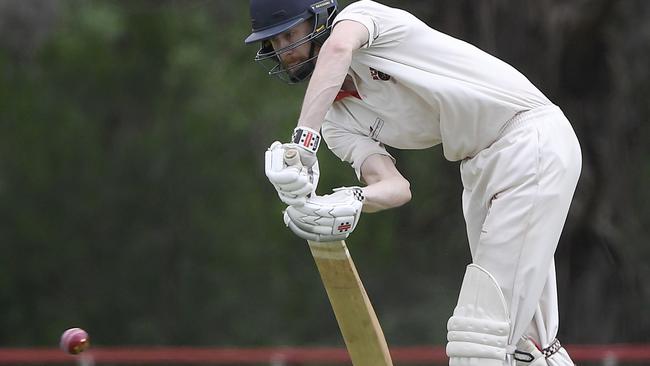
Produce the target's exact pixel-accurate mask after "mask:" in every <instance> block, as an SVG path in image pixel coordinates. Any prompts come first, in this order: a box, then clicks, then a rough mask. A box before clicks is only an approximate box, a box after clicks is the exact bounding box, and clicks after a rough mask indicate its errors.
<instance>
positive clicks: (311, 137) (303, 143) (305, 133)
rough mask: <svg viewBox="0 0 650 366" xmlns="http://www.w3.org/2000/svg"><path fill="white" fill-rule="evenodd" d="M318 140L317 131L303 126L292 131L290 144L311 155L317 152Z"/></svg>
mask: <svg viewBox="0 0 650 366" xmlns="http://www.w3.org/2000/svg"><path fill="white" fill-rule="evenodd" d="M320 140H321V138H320V134H319V133H318V131H316V130H312V129H311V128H309V127H304V126H299V127H296V128H295V129H294V130H293V135H292V136H291V142H293V143H294V144H296V145H298V146H300V147H302V148H303V149H305V150H307V151H311V152H313V153H316V151H318V146H320Z"/></svg>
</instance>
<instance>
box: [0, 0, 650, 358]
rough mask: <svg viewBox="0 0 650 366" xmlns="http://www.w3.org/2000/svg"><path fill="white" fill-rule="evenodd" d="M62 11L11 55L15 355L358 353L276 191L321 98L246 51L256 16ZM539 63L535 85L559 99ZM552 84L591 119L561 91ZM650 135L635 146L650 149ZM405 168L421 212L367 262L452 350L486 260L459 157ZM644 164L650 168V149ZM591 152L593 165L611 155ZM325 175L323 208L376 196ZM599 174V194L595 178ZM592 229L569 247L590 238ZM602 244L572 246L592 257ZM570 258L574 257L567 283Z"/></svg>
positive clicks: (414, 322)
mask: <svg viewBox="0 0 650 366" xmlns="http://www.w3.org/2000/svg"><path fill="white" fill-rule="evenodd" d="M18 3H19V2H16V7H20V6H30V5H29V4H30V3H31V2H23V5H18ZM408 3H409V6H410V7H411V8H412V9H413V10H420V11H422V12H423V14H421V15H422V16H423V17H426V18H427V19H429V20H432V22H433V23H434V24H437V23H436V20H440V17H442V16H443V15H444V14H437V13H436V14H433V12H434V11H436V10H440V9H441V8H442V6H443V5H444V2H436V6H433V7H431V8H427V7H426V6H425V5H426V4H428V2H418V1H410V2H408ZM24 4H27V5H24ZM53 4H55V6H54V8H53V11H52V12H50V13H47V14H44V15H43V14H42V16H43V17H47V18H48V19H50V20H52V19H54V21H53V22H52V26H51V28H48V29H47V30H46V31H45V34H46V36H45V37H44V39H43V40H42V41H41V42H39V43H37V44H35V45H34V47H33V50H34V51H33V52H27V53H25V52H22V51H20V50H18V49H16V48H12V47H10V45H11V44H16V42H13V43H12V42H8V41H7V39H8V38H7V37H11V36H12V34H11V32H10V33H5V35H4V36H3V37H4V40H5V42H4V43H3V44H2V45H0V46H2V47H0V247H1V248H2V253H3V254H2V255H0V314H2V315H0V345H7V346H36V345H38V346H52V345H55V344H56V342H57V340H58V336H59V335H60V333H61V332H62V331H63V330H64V329H66V328H67V327H71V326H81V327H83V328H86V329H87V330H88V331H89V332H90V334H91V336H92V337H93V339H94V342H95V343H96V344H101V345H119V344H161V345H162V344H167V345H235V344H236V345H281V344H293V345H306V344H341V340H340V337H339V334H338V330H337V327H336V323H335V321H334V318H333V314H332V313H331V310H330V308H329V304H328V303H327V300H326V297H325V293H324V291H323V288H322V285H321V284H320V281H319V278H318V274H317V272H316V269H315V267H314V265H313V261H312V259H311V256H310V254H309V251H308V249H307V247H306V246H305V245H304V243H303V241H302V240H300V239H298V238H296V237H295V236H293V234H291V233H290V232H289V231H288V230H287V229H286V228H285V227H284V225H283V224H282V219H281V211H282V209H283V207H282V205H281V203H280V202H279V200H278V199H277V198H276V196H275V191H274V190H273V188H272V187H271V185H270V184H269V183H268V182H267V181H266V178H265V177H264V173H263V161H262V156H263V152H264V151H265V149H266V148H267V146H269V145H270V144H271V142H273V140H275V139H278V140H286V139H287V138H288V135H289V134H290V131H291V130H292V128H293V126H294V125H295V120H296V118H297V115H298V113H299V108H300V103H301V100H302V94H303V92H304V86H297V87H290V86H287V85H284V84H282V83H281V82H278V81H276V80H272V79H270V78H269V77H267V76H266V75H265V72H264V70H263V69H261V68H259V67H258V66H257V65H254V63H253V62H252V57H253V55H254V52H255V51H256V49H255V47H249V46H244V45H243V39H244V38H245V36H246V35H247V32H248V30H249V25H248V16H247V3H246V2H243V1H242V2H239V1H237V2H235V1H186V2H180V1H171V0H169V1H160V2H153V1H129V2H125V1H123V2H120V1H108V0H106V1H75V0H69V1H58V2H53ZM441 4H442V5H441ZM426 9H429V11H431V12H432V13H427V10H426ZM449 9H452V10H453V9H454V8H453V7H449ZM448 11H451V10H448ZM418 14H419V13H418ZM459 14H460V15H466V14H464V13H462V12H460V13H459ZM472 14H473V13H472ZM447 15H449V14H447ZM452 15H453V14H452ZM470 15H471V14H470ZM5 16H7V17H8V16H9V15H7V14H5ZM446 19H448V20H447V22H442V21H441V23H440V26H441V27H443V28H445V27H446V30H448V31H450V32H452V33H454V32H456V33H454V34H455V35H457V36H466V37H467V38H469V39H470V40H472V41H474V42H476V43H479V44H481V43H482V42H483V41H482V39H481V38H480V37H477V36H476V34H477V32H479V31H480V26H478V25H477V26H476V29H466V28H462V27H460V28H458V27H457V24H459V23H455V22H454V19H456V20H457V18H453V17H449V18H446ZM472 21H473V22H474V23H471V22H472ZM32 22H33V23H34V24H44V21H43V19H40V18H38V17H36V18H35V19H33V20H32ZM469 22H470V23H469V24H478V23H477V20H476V19H475V18H472V16H470V17H469ZM468 27H469V26H468ZM33 29H36V28H33ZM610 34H611V33H610ZM13 36H14V37H15V38H20V36H19V34H18V33H16V34H14V35H13ZM3 37H0V39H3ZM472 37H477V38H472ZM14 41H15V40H14ZM19 41H20V39H18V43H20V42H19ZM25 42H27V40H25ZM486 44H488V45H490V44H492V43H489V42H488V43H486ZM495 47H496V46H495ZM497 49H498V48H497ZM500 50H501V52H504V53H505V54H504V56H506V58H507V59H508V57H509V59H508V60H509V61H517V57H516V56H517V54H516V53H513V52H510V51H508V49H505V51H503V49H500ZM491 51H495V50H491ZM519 52H521V53H523V54H526V50H525V49H524V50H520V51H519ZM520 61H521V60H520ZM515 64H516V66H522V65H530V64H526V63H522V65H520V64H518V63H516V62H515ZM535 65H537V64H533V66H532V67H531V66H529V67H531V69H533V70H532V71H531V72H533V71H534V72H533V76H532V78H533V79H539V81H540V82H542V80H543V79H544V69H543V68H540V69H535ZM551 66H552V65H551ZM540 67H541V66H540ZM524 68H525V67H524ZM535 70H536V71H535ZM645 80H646V81H647V79H645ZM536 81H538V80H536ZM542 84H543V85H551V87H549V88H550V90H549V94H552V95H554V96H557V97H558V98H560V99H561V101H560V102H559V104H561V102H562V101H565V102H566V103H567V104H568V105H569V109H568V111H569V112H574V113H573V115H574V116H576V117H584V116H585V115H584V114H582V113H581V112H580V111H581V109H580V107H579V106H580V105H581V104H576V103H575V102H574V100H573V99H572V98H573V96H572V95H568V94H566V93H564V91H563V90H564V89H562V87H561V81H560V82H558V84H557V85H556V84H554V83H553V80H549V81H548V84H544V83H543V82H542ZM647 85H649V84H647V83H639V85H637V86H635V87H634V88H633V89H632V91H629V90H628V91H627V92H629V93H632V94H633V96H635V97H636V99H638V100H637V101H636V102H635V103H638V105H639V108H640V109H635V113H638V115H635V116H633V117H634V118H644V117H647V116H649V115H650V111H649V110H648V108H647V103H645V102H644V101H645V99H647V95H648V93H649V92H650V91H649V90H648V88H647ZM641 89H643V92H644V93H645V94H643V95H644V97H641V96H639V95H637V94H636V93H637V92H638V91H639V90H641ZM563 93H564V94H563ZM572 103H573V104H572ZM576 106H578V107H576ZM572 108H573V109H572ZM643 108H645V109H643ZM576 111H577V112H576ZM584 119H585V120H587V118H584ZM583 126H584V125H583ZM580 128H581V125H580V122H578V124H577V130H578V131H579V132H580ZM643 128H644V130H643V131H645V132H644V133H646V135H645V137H643V138H642V137H640V136H638V135H637V136H636V138H637V139H638V141H633V142H632V144H634V145H633V146H638V144H641V143H642V141H644V142H646V143H647V132H648V128H647V126H646V127H643ZM632 135H633V134H632ZM584 137H585V139H589V138H590V137H589V136H586V134H585V136H584ZM594 141H596V140H594ZM586 146H587V147H589V144H587V145H586ZM393 152H394V155H395V156H396V157H397V159H398V168H399V169H400V170H402V171H403V172H404V173H405V175H406V176H407V177H408V178H409V179H410V180H411V182H412V189H413V201H412V202H411V203H409V204H408V205H407V206H405V207H402V208H399V209H396V210H392V211H389V212H382V213H379V214H373V215H364V217H363V218H362V219H361V225H360V226H359V228H358V229H357V231H356V232H355V233H354V235H353V236H352V237H351V238H350V239H349V243H348V245H349V246H350V249H351V252H352V255H353V257H354V258H355V261H356V262H357V265H358V267H359V271H360V273H361V276H362V278H363V279H364V282H365V284H366V286H367V289H368V292H369V294H370V296H371V298H372V299H373V302H374V304H375V308H376V310H377V312H378V314H379V317H380V320H381V321H382V325H383V326H384V329H385V333H386V335H387V337H388V339H389V342H390V343H392V344H412V343H443V342H444V341H445V336H446V332H445V329H446V321H447V318H448V316H449V315H450V313H451V311H452V309H453V306H454V304H455V301H456V296H457V290H458V285H459V284H460V280H461V278H462V274H463V272H464V266H465V264H467V263H468V262H469V253H468V249H467V245H466V238H465V233H464V224H463V220H462V213H461V211H460V193H461V189H462V187H461V185H460V183H459V178H458V166H457V164H454V163H449V162H446V161H445V160H444V159H443V158H442V156H441V155H442V154H441V151H440V147H436V148H434V149H430V150H427V151H408V152H406V151H393ZM637 152H638V153H640V154H642V156H645V157H648V154H647V153H648V151H647V149H646V150H645V151H637ZM586 154H587V155H588V156H587V159H586V163H587V164H589V159H590V158H589V154H593V151H590V150H589V149H587V151H586ZM595 154H596V156H597V155H598V153H597V152H596V153H595ZM643 154H646V155H643ZM319 158H320V160H321V167H322V168H321V169H322V178H321V184H320V188H319V191H320V192H322V193H325V192H327V191H328V190H330V189H331V188H333V187H337V186H341V185H353V184H357V182H356V178H355V176H354V172H353V171H352V170H351V169H350V168H349V167H348V166H347V165H346V164H343V163H342V162H340V161H339V160H338V159H337V158H336V157H335V156H333V155H332V154H331V153H330V152H329V151H328V150H327V149H322V150H321V151H320V152H319ZM639 161H640V162H641V163H640V164H638V166H637V168H638V169H636V170H637V171H636V174H637V175H636V176H637V177H638V180H640V181H641V182H646V183H647V182H648V181H649V179H650V165H649V164H648V161H650V160H641V159H640V160H639ZM586 171H587V173H588V176H587V177H586V178H583V180H584V179H586V181H587V183H586V184H587V186H586V187H587V188H590V187H591V185H589V184H590V183H589V182H591V181H593V179H594V178H593V177H590V176H589V175H591V174H596V173H593V171H592V170H590V169H589V167H587V169H586ZM632 187H633V191H634V192H635V194H638V196H639V197H643V198H640V199H639V200H634V201H633V202H632V203H631V204H632V205H633V207H630V210H633V211H634V212H637V213H638V215H637V216H636V218H637V220H638V222H637V224H636V226H634V227H632V228H631V229H630V230H629V231H626V233H628V234H629V235H628V234H626V235H628V236H625V235H623V236H619V237H617V238H619V239H620V238H621V237H623V238H627V239H628V240H629V241H631V242H634V243H636V244H634V247H635V248H638V249H636V250H637V252H635V253H640V255H642V257H641V258H646V263H647V259H648V249H647V246H642V245H639V244H638V243H645V241H646V240H647V239H645V237H642V236H641V235H640V234H641V233H643V231H644V230H646V229H645V225H644V220H647V218H648V217H649V216H650V212H649V211H648V207H650V206H648V205H647V203H648V194H647V192H645V190H644V189H640V188H643V187H644V185H642V184H639V185H633V186H632ZM580 197H581V196H580V193H579V194H578V201H579V203H581V204H584V205H583V206H588V203H589V202H590V200H589V198H588V197H587V198H580ZM583 197H584V196H583ZM579 208H580V207H579ZM579 208H578V209H579ZM578 215H582V216H584V215H585V214H584V211H580V210H578ZM582 216H581V217H582ZM573 220H574V221H571V222H570V224H569V227H570V228H571V230H572V231H571V233H570V234H572V235H573V234H575V233H582V232H581V231H580V230H586V231H587V233H589V232H590V231H589V230H590V229H589V226H588V225H586V226H585V225H583V226H580V225H581V224H580V222H581V221H580V220H579V219H576V218H575V217H573ZM573 222H577V224H573ZM646 233H647V230H646ZM583 234H584V233H583ZM583 234H576V235H578V237H574V236H571V235H569V236H570V237H572V238H574V239H575V240H573V241H572V242H577V243H581V238H584V237H585V235H587V234H584V235H583ZM580 235H582V236H580ZM614 244H616V243H614ZM619 244H620V242H619ZM613 247H614V248H616V245H614V246H613ZM570 248H575V247H570ZM581 248H584V247H581ZM576 250H577V252H579V250H580V249H579V248H578V249H576ZM565 254H566V253H565ZM621 258H622V259H621V260H623V261H624V260H625V258H629V256H627V255H626V254H625V253H623V254H622V257H621ZM571 260H573V259H571V258H570V256H566V257H565V259H559V260H558V263H559V266H560V268H561V269H562V268H566V267H562V266H563V265H565V266H566V265H568V264H570V263H571V262H570V261H571ZM633 268H636V272H634V273H632V274H631V275H630V276H632V281H636V279H638V278H639V277H638V276H641V275H642V274H644V273H645V274H648V273H650V271H649V270H648V266H647V264H645V265H643V266H641V267H633ZM568 272H569V270H565V272H562V273H564V274H567V273H568ZM562 273H561V275H562ZM564 285H566V283H563V284H561V290H562V289H563V291H564V292H567V291H568V292H570V291H571V290H567V289H566V286H564ZM563 286H564V287H563ZM612 286H617V282H614V283H612ZM630 286H631V287H630V291H632V292H633V291H638V288H639V287H635V285H630ZM640 288H641V289H642V291H646V292H645V293H642V294H641V295H640V296H639V297H638V298H637V299H636V300H637V302H634V300H630V301H632V305H630V306H632V308H636V309H638V310H643V309H644V307H645V310H647V304H648V302H644V301H647V299H648V297H647V294H648V292H647V291H648V290H647V286H646V285H643V286H641V287H640ZM596 290H598V288H596ZM628 295H629V293H627V292H623V293H622V294H621V296H628ZM588 301H595V302H597V301H600V300H599V299H598V298H595V299H589V300H588ZM564 308H565V309H568V310H569V311H571V309H573V308H572V307H571V306H570V304H569V305H565V306H564ZM623 308H624V309H625V307H623ZM619 315H620V314H619ZM615 319H620V318H615ZM649 324H650V321H649V320H648V318H647V315H646V316H645V317H644V318H642V319H641V321H640V322H639V325H638V326H637V328H635V329H636V330H635V332H633V333H630V334H629V337H621V336H620V335H621V333H620V332H618V333H617V332H612V334H611V335H609V336H607V335H603V336H602V337H594V338H589V337H590V333H589V332H584V331H581V330H580V329H574V328H572V329H574V330H569V331H567V334H572V335H574V336H575V338H574V339H577V340H586V341H590V340H606V341H617V340H618V341H641V340H643V339H642V338H643V335H644V334H645V336H647V335H648V333H647V331H648V328H647V326H648V325H649ZM644 327H645V328H644ZM615 329H617V328H615ZM646 340H647V339H646ZM570 341H571V340H570Z"/></svg>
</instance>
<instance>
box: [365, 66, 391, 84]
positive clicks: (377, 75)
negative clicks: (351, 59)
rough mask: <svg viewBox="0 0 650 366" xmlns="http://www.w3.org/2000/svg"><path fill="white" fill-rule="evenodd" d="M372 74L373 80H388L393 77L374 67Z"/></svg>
mask: <svg viewBox="0 0 650 366" xmlns="http://www.w3.org/2000/svg"><path fill="white" fill-rule="evenodd" d="M370 76H372V80H382V81H388V80H390V78H391V76H390V75H388V74H384V73H383V72H381V71H378V70H375V69H373V68H372V67H371V68H370Z"/></svg>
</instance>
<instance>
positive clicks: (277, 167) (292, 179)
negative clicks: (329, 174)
mask: <svg viewBox="0 0 650 366" xmlns="http://www.w3.org/2000/svg"><path fill="white" fill-rule="evenodd" d="M289 145H291V144H284V145H283V144H282V143H280V142H278V141H275V142H274V143H273V144H271V147H269V149H268V150H267V151H266V153H265V154H264V171H265V173H266V177H267V178H268V179H269V181H270V182H271V184H273V186H274V187H275V190H276V191H277V192H278V196H279V197H280V200H281V201H282V202H284V203H285V204H287V205H295V206H299V205H304V204H305V202H306V200H307V197H308V196H310V195H315V192H316V187H317V185H318V178H319V175H320V171H319V167H318V161H316V162H314V164H313V165H312V167H311V168H306V167H304V166H302V164H300V163H298V164H295V165H289V164H287V162H286V161H285V160H284V153H285V151H286V150H287V149H288V148H291V146H289Z"/></svg>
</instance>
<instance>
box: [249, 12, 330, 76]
mask: <svg viewBox="0 0 650 366" xmlns="http://www.w3.org/2000/svg"><path fill="white" fill-rule="evenodd" d="M276 1H277V0H276ZM252 4H253V2H251V13H253V5H252ZM336 13H337V3H336V0H324V1H319V2H316V3H313V4H311V5H309V8H308V9H307V10H306V11H304V12H303V13H301V14H299V15H298V16H297V17H295V18H294V19H289V21H287V22H284V24H280V25H275V24H272V26H271V27H268V26H267V28H271V29H261V30H258V31H257V32H256V31H255V29H254V32H253V33H252V34H251V35H250V36H249V37H248V38H247V39H246V43H252V42H255V41H261V42H262V45H261V47H260V49H259V51H258V52H257V54H256V55H255V61H256V62H257V63H259V64H261V65H262V66H264V67H265V69H266V70H267V71H268V74H269V75H271V76H275V77H278V78H279V79H281V80H283V81H285V82H287V83H289V84H295V83H299V82H302V81H304V80H307V79H308V78H309V77H310V76H311V74H312V73H313V71H314V68H315V66H316V59H317V57H318V55H317V54H316V45H319V46H320V45H322V44H323V43H324V42H325V40H326V39H327V37H328V36H329V34H330V32H331V30H332V23H333V21H334V17H335V16H336ZM305 21H312V23H313V27H312V31H311V33H308V34H307V35H305V36H304V37H302V38H301V39H299V40H297V41H296V42H294V43H292V44H290V45H289V46H287V47H284V48H282V49H279V50H275V49H274V48H273V46H272V45H271V42H270V39H271V38H273V37H275V36H277V35H279V34H281V33H283V32H286V31H288V30H289V29H291V28H293V27H295V26H297V25H298V24H301V23H303V22H305ZM253 24H255V20H254V21H253ZM265 30H267V32H264V31H265ZM268 30H271V32H268ZM308 42H311V47H310V50H309V56H308V57H307V59H306V60H304V61H302V62H299V63H298V64H295V65H292V66H289V67H287V66H286V65H284V64H283V63H282V60H281V57H280V56H281V55H282V54H284V53H285V52H288V51H291V50H294V49H296V48H298V47H300V46H302V45H304V44H306V43H308Z"/></svg>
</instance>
